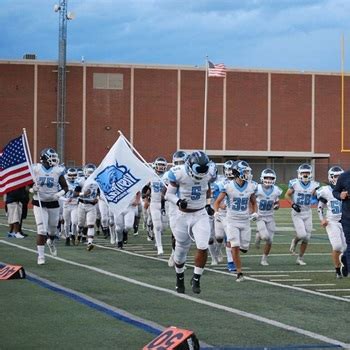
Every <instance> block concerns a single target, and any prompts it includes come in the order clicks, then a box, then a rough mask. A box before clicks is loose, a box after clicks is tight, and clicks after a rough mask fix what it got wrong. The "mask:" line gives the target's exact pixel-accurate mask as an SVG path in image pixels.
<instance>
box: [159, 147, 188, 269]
mask: <svg viewBox="0 0 350 350" xmlns="http://www.w3.org/2000/svg"><path fill="white" fill-rule="evenodd" d="M187 157H188V155H187V153H186V152H184V151H176V152H175V153H174V154H173V164H174V166H173V167H172V168H171V169H173V168H175V167H178V166H180V165H183V164H185V161H186V159H187ZM163 179H164V181H165V183H166V185H167V186H168V185H169V171H167V172H166V173H165V174H164V176H163ZM165 192H166V188H164V195H165ZM167 203H168V213H167V214H168V217H169V226H170V230H171V254H170V257H169V260H168V266H169V267H174V266H175V261H174V253H175V244H176V240H175V237H174V234H173V232H174V230H175V225H176V218H177V213H178V207H177V206H176V204H174V203H172V202H169V201H167Z"/></svg>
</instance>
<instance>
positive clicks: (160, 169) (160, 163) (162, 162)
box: [153, 157, 168, 174]
mask: <svg viewBox="0 0 350 350" xmlns="http://www.w3.org/2000/svg"><path fill="white" fill-rule="evenodd" d="M153 164H154V170H155V171H156V172H157V173H161V174H162V173H165V172H166V168H167V166H168V162H167V161H166V159H165V158H163V157H158V158H156V159H155V161H154V162H153Z"/></svg>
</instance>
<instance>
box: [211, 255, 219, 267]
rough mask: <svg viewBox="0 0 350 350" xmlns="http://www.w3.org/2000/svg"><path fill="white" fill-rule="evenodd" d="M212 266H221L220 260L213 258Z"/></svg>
mask: <svg viewBox="0 0 350 350" xmlns="http://www.w3.org/2000/svg"><path fill="white" fill-rule="evenodd" d="M210 265H211V266H217V265H219V262H218V259H217V258H215V257H212V258H211V264H210Z"/></svg>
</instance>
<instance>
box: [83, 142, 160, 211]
mask: <svg viewBox="0 0 350 350" xmlns="http://www.w3.org/2000/svg"><path fill="white" fill-rule="evenodd" d="M155 177H156V174H155V173H154V171H153V170H152V169H151V168H150V167H149V166H147V165H146V164H145V163H143V162H142V161H140V159H139V158H138V157H136V155H135V154H134V153H133V152H132V150H131V148H130V147H129V146H128V144H127V142H126V141H125V138H124V136H119V138H118V140H117V141H116V143H115V144H114V145H113V147H112V148H111V149H110V151H109V152H108V153H107V155H106V156H105V157H104V159H103V161H102V163H101V164H100V165H99V166H98V168H97V169H96V170H95V171H94V172H93V173H92V174H91V175H90V176H89V178H88V180H87V181H86V185H87V184H88V183H90V182H92V181H96V182H97V184H98V186H99V188H100V191H101V194H102V196H103V197H104V198H105V199H106V201H107V203H108V206H109V207H110V208H111V209H112V211H113V212H114V213H116V214H118V213H121V212H122V211H123V210H124V209H126V208H127V206H128V205H129V204H130V203H131V201H132V200H133V199H134V197H135V195H136V193H137V192H138V191H141V190H142V188H143V187H144V186H145V185H146V184H148V183H149V182H150V181H151V180H152V179H154V178H155Z"/></svg>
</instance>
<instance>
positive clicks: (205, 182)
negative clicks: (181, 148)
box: [168, 164, 212, 209]
mask: <svg viewBox="0 0 350 350" xmlns="http://www.w3.org/2000/svg"><path fill="white" fill-rule="evenodd" d="M168 178H169V180H170V181H171V182H175V183H176V184H177V185H178V186H179V190H178V196H179V198H181V199H186V200H187V203H188V204H187V208H188V209H202V208H204V207H205V205H206V202H207V191H208V188H209V182H210V180H211V178H212V175H210V174H209V173H208V174H206V175H205V176H204V177H203V178H202V179H199V180H197V179H194V178H193V177H192V176H191V175H190V174H189V173H188V171H187V165H185V164H183V165H179V166H176V167H173V168H171V169H170V170H169V174H168Z"/></svg>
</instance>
